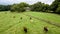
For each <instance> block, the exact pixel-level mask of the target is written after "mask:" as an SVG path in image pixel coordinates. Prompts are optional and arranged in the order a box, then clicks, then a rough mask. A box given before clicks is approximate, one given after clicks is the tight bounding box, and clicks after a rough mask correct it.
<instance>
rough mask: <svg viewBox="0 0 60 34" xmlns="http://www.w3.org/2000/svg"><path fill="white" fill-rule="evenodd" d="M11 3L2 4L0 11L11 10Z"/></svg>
mask: <svg viewBox="0 0 60 34" xmlns="http://www.w3.org/2000/svg"><path fill="white" fill-rule="evenodd" d="M10 7H11V5H0V11H8V10H10Z"/></svg>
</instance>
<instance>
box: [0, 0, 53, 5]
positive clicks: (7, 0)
mask: <svg viewBox="0 0 60 34" xmlns="http://www.w3.org/2000/svg"><path fill="white" fill-rule="evenodd" d="M53 1H54V0H0V4H4V5H9V4H14V3H20V2H26V3H28V4H34V3H36V2H42V3H45V4H49V5H50V4H51V3H52V2H53Z"/></svg>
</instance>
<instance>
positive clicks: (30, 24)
mask: <svg viewBox="0 0 60 34" xmlns="http://www.w3.org/2000/svg"><path fill="white" fill-rule="evenodd" d="M21 17H22V19H21ZM30 17H31V18H32V19H31V20H32V21H31V20H30ZM44 20H46V21H49V22H51V24H49V23H47V22H45V21H44ZM56 24H57V25H56ZM44 26H47V27H48V32H45V31H44ZM23 27H27V30H28V32H27V33H25V32H24V30H23ZM0 34H60V15H57V14H51V13H43V12H23V13H15V12H14V13H12V12H9V11H8V12H7V11H5V12H0Z"/></svg>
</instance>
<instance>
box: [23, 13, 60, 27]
mask: <svg viewBox="0 0 60 34" xmlns="http://www.w3.org/2000/svg"><path fill="white" fill-rule="evenodd" d="M24 15H26V16H30V17H33V18H35V19H38V20H41V21H44V22H46V23H49V24H52V25H55V26H57V27H60V25H59V24H57V23H55V22H51V21H48V20H44V19H42V18H37V17H35V16H31V15H27V14H24Z"/></svg>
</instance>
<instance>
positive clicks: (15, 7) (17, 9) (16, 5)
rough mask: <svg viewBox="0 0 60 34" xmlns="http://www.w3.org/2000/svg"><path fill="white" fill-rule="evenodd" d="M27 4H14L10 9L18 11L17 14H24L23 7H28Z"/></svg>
mask: <svg viewBox="0 0 60 34" xmlns="http://www.w3.org/2000/svg"><path fill="white" fill-rule="evenodd" d="M28 6H29V4H27V3H24V2H21V3H20V4H14V5H12V7H11V10H12V11H18V12H24V11H25V9H24V8H25V7H28Z"/></svg>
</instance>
